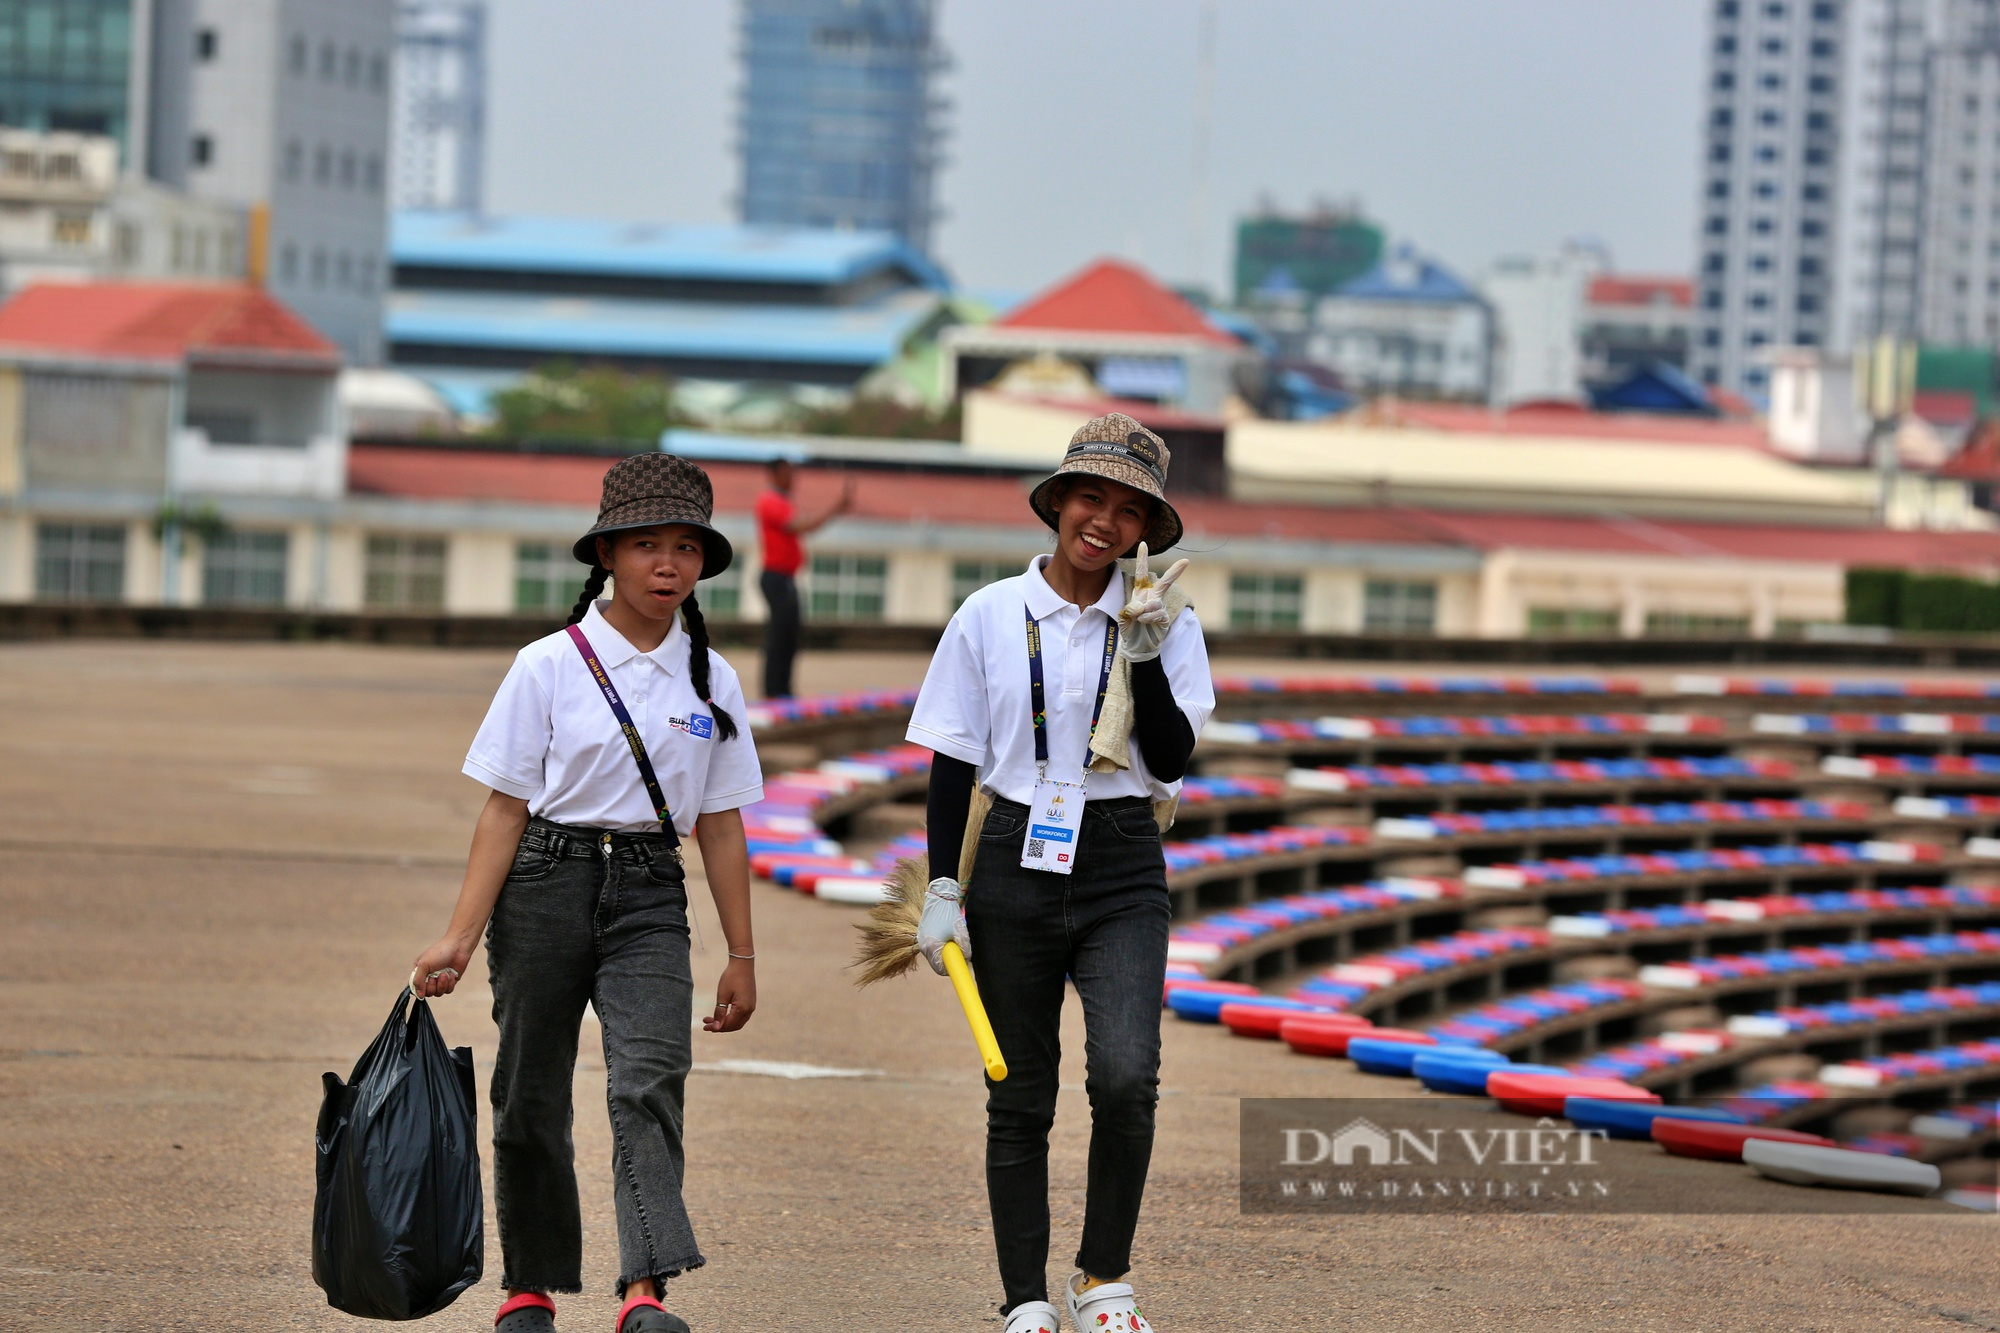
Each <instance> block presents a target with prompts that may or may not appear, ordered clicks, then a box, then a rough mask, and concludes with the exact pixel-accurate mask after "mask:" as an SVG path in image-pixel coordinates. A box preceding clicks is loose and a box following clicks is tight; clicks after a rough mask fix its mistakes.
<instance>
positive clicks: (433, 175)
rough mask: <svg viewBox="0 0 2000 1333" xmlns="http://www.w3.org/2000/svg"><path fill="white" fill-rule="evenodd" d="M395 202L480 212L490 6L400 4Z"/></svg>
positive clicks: (481, 0)
mask: <svg viewBox="0 0 2000 1333" xmlns="http://www.w3.org/2000/svg"><path fill="white" fill-rule="evenodd" d="M394 154H395V171H394V175H395V190H394V192H395V204H396V207H397V208H398V209H427V210H436V211H445V212H454V213H477V212H479V211H480V208H481V206H482V203H483V198H482V196H483V193H484V190H483V180H484V163H485V156H486V0H402V3H401V4H400V5H398V6H397V15H396V109H395V148H394Z"/></svg>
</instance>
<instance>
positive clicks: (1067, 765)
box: [908, 555, 1215, 804]
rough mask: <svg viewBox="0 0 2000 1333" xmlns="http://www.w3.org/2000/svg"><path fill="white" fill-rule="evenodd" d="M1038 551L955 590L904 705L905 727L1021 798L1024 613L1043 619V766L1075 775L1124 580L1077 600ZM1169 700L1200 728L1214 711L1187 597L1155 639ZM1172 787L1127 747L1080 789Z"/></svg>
mask: <svg viewBox="0 0 2000 1333" xmlns="http://www.w3.org/2000/svg"><path fill="white" fill-rule="evenodd" d="M1048 560H1049V557H1048V556H1046V555H1041V556H1036V557H1035V559H1034V560H1033V561H1031V562H1030V563H1029V565H1028V569H1027V572H1026V573H1024V574H1021V575H1018V576H1017V577H1015V578H1011V579H1001V580H1000V581H999V582H998V583H989V584H988V585H986V586H985V587H984V588H981V589H980V590H979V591H978V592H975V593H973V594H972V596H970V597H968V598H966V599H965V605H963V606H961V607H959V608H958V614H957V615H954V616H953V617H952V618H951V623H950V624H949V625H947V626H945V631H944V637H943V638H942V639H940V640H939V641H938V647H937V654H936V655H935V656H933V657H932V658H931V665H930V670H929V671H927V672H925V673H924V686H923V689H922V690H921V691H919V692H918V694H917V706H916V710H915V711H914V712H913V713H912V714H911V716H910V729H909V732H908V738H909V740H910V743H911V744H913V745H921V746H923V747H924V748H925V749H927V750H933V751H936V752H937V753H938V754H948V755H950V756H951V757H952V758H954V759H959V760H963V761H964V762H966V763H968V764H973V765H976V766H977V767H978V768H979V770H980V785H981V786H983V787H985V788H986V790H988V791H990V792H992V793H993V794H994V795H996V796H1004V797H1006V798H1007V799H1008V800H1010V801H1019V802H1021V803H1023V804H1026V803H1027V802H1028V801H1030V800H1031V799H1033V797H1034V794H1035V732H1034V721H1033V714H1032V711H1031V709H1030V706H1029V691H1028V624H1027V617H1026V616H1025V615H1023V614H1022V608H1023V607H1024V606H1025V607H1026V609H1027V610H1028V611H1029V612H1031V613H1032V614H1033V615H1034V617H1035V620H1036V622H1037V623H1038V624H1039V625H1040V626H1041V630H1042V682H1043V689H1042V697H1043V703H1044V704H1045V706H1046V707H1047V709H1048V733H1049V769H1048V772H1049V776H1050V777H1051V778H1056V779H1060V780H1061V781H1064V782H1076V781H1078V780H1079V775H1080V774H1081V773H1082V772H1083V764H1084V760H1085V759H1086V758H1087V757H1088V755H1087V754H1086V750H1087V749H1088V747H1089V744H1090V712H1091V708H1092V707H1093V706H1094V705H1095V704H1096V702H1097V680H1098V676H1099V675H1100V673H1101V671H1102V669H1103V663H1104V631H1105V629H1106V627H1107V626H1109V625H1111V624H1113V623H1114V622H1116V621H1117V619H1118V613H1119V612H1120V611H1121V610H1123V609H1124V607H1125V580H1124V578H1123V577H1121V576H1119V575H1117V574H1114V575H1113V576H1112V579H1111V582H1110V583H1109V584H1107V585H1106V586H1105V589H1104V595H1103V596H1102V597H1100V598H1098V599H1097V601H1096V602H1095V603H1094V604H1092V605H1091V606H1090V607H1089V608H1087V609H1082V610H1079V609H1078V608H1077V606H1076V605H1075V604H1074V603H1072V602H1069V601H1067V600H1065V599H1064V597H1063V595H1062V594H1061V593H1059V592H1057V591H1056V590H1055V589H1054V588H1051V587H1050V586H1049V583H1048V580H1047V579H1046V578H1044V577H1043V576H1042V566H1044V565H1046V564H1047V563H1048ZM1160 662H1161V665H1162V666H1164V667H1165V668H1166V672H1167V684H1168V685H1169V686H1170V687H1171V688H1172V689H1173V694H1174V702H1175V703H1177V704H1179V705H1180V707H1181V712H1182V713H1184V714H1185V715H1186V716H1187V720H1188V725H1189V726H1190V727H1192V728H1193V729H1194V733H1195V734H1196V735H1197V736H1199V735H1200V734H1201V729H1202V726H1203V725H1204V724H1205V723H1207V721H1208V715H1209V714H1210V713H1212V712H1214V711H1215V683H1214V681H1213V680H1211V679H1210V677H1209V674H1208V645H1207V644H1206V643H1204V642H1203V640H1202V637H1201V621H1200V620H1198V619H1196V617H1195V614H1194V608H1193V607H1192V606H1190V607H1188V608H1187V609H1186V610H1185V611H1182V612H1181V613H1180V615H1178V616H1176V617H1175V618H1174V623H1173V628H1172V629H1170V630H1169V631H1168V632H1167V637H1166V640H1165V642H1164V643H1163V644H1162V645H1161V648H1160ZM1179 790H1180V783H1178V782H1161V781H1159V780H1158V779H1156V778H1155V777H1153V775H1152V774H1151V773H1149V772H1147V771H1146V760H1145V756H1144V755H1142V754H1140V753H1139V747H1138V745H1137V744H1136V743H1135V744H1134V745H1133V746H1132V767H1131V768H1129V769H1123V770H1120V771H1119V772H1116V773H1092V774H1091V775H1090V788H1089V791H1088V793H1087V794H1088V798H1089V799H1090V800H1093V801H1098V800H1103V799H1105V798H1107V797H1112V796H1145V797H1149V798H1150V799H1152V800H1156V801H1157V800H1164V799H1165V798H1167V797H1169V796H1171V795H1173V794H1174V793H1176V792H1178V791H1179Z"/></svg>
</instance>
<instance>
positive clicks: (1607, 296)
mask: <svg viewBox="0 0 2000 1333" xmlns="http://www.w3.org/2000/svg"><path fill="white" fill-rule="evenodd" d="M1585 299H1586V300H1588V301H1589V303H1590V304H1591V305H1652V304H1653V303H1655V302H1656V301H1657V302H1664V303H1665V304H1667V305H1672V306H1679V307H1681V308H1682V309H1684V310H1686V309H1693V307H1694V283H1693V282H1692V281H1690V280H1689V279H1687V278H1642V277H1636V276H1632V275H1627V274H1615V273H1614V274H1606V275H1605V276H1603V277H1601V278H1592V279H1591V280H1590V290H1589V294H1588V295H1587V296H1586V298H1585Z"/></svg>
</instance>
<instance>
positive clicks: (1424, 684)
mask: <svg viewBox="0 0 2000 1333" xmlns="http://www.w3.org/2000/svg"><path fill="white" fill-rule="evenodd" d="M1215 692H1216V694H1217V695H1225V694H1336V695H1337V694H1352V695H1356V696H1358V697H1364V698H1365V697H1372V696H1389V697H1398V696H1416V697H1426V696H1437V695H1443V696H1459V697H1464V696H1468V695H1470V696H1481V695H1486V696H1492V697H1494V698H1504V697H1508V696H1523V695H1530V696H1552V697H1564V698H1566V697H1573V696H1595V695H1615V694H1629V695H1636V694H1639V693H1641V692H1642V687H1641V686H1640V684H1639V682H1638V681H1637V680H1633V679H1630V678H1625V677H1618V676H1217V677H1216V678H1215Z"/></svg>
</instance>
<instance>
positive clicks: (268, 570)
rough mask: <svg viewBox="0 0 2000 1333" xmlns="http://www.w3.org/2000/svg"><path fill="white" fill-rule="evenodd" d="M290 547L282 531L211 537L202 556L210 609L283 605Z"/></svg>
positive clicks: (203, 597)
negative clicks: (286, 566) (286, 563)
mask: <svg viewBox="0 0 2000 1333" xmlns="http://www.w3.org/2000/svg"><path fill="white" fill-rule="evenodd" d="M290 546H291V542H290V539H289V538H288V536H287V535H286V534H285V533H282V532H224V533H220V534H218V535H216V536H215V537H212V538H210V539H209V541H208V542H207V544H206V546H205V547H204V549H203V551H202V556H201V600H202V601H203V602H204V603H206V604H207V605H209V606H279V605H282V604H283V602H284V600H285V558H286V556H287V554H288V553H289V550H290Z"/></svg>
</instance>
